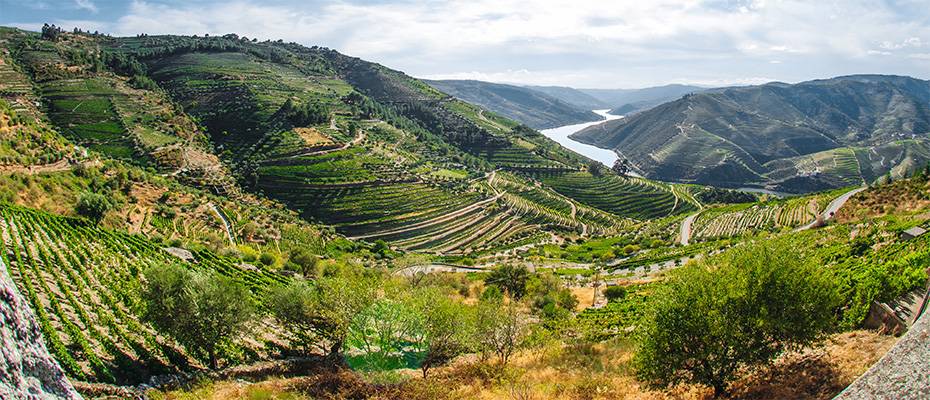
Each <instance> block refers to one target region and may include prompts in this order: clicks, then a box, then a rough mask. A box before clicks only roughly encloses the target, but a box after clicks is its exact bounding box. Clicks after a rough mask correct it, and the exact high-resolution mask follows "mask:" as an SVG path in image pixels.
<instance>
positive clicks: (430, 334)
mask: <svg viewBox="0 0 930 400" xmlns="http://www.w3.org/2000/svg"><path fill="white" fill-rule="evenodd" d="M412 299H413V306H414V307H413V308H414V310H415V311H416V314H415V315H416V316H417V318H416V319H414V320H412V321H411V322H412V323H413V324H414V325H413V326H412V329H410V330H409V331H410V332H411V333H412V335H411V336H410V340H411V342H412V344H413V347H414V348H415V349H416V350H417V354H416V357H417V362H418V363H419V367H420V371H421V372H422V373H423V377H424V378H426V376H427V374H428V373H429V370H430V368H433V367H437V366H441V365H444V364H446V363H448V362H449V361H452V360H453V359H454V358H455V357H457V356H459V355H461V354H463V353H465V352H466V351H467V350H468V348H469V346H468V343H469V335H470V333H471V328H472V325H471V322H472V321H473V318H470V317H471V313H472V308H471V307H469V306H467V305H464V304H461V303H459V302H456V301H454V300H452V299H451V298H450V297H449V296H448V295H447V294H446V293H444V292H443V291H441V290H439V289H438V288H436V287H431V288H426V289H422V290H419V291H417V292H416V293H414V295H413V297H412Z"/></svg>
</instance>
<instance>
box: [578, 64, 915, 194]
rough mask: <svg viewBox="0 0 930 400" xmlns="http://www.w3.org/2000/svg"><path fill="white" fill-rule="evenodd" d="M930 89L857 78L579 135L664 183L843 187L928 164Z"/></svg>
mask: <svg viewBox="0 0 930 400" xmlns="http://www.w3.org/2000/svg"><path fill="white" fill-rule="evenodd" d="M928 99H930V83H928V82H927V81H923V80H919V79H913V78H908V77H899V76H881V75H857V76H847V77H839V78H833V79H826V80H817V81H810V82H803V83H799V84H796V85H788V84H783V83H770V84H766V85H762V86H749V87H736V88H727V89H717V90H711V91H707V92H702V93H698V94H694V95H688V96H685V97H684V98H682V99H680V100H676V101H673V102H670V103H666V104H663V105H661V106H658V107H656V108H653V109H651V110H649V111H646V112H643V113H640V114H637V115H635V116H632V117H630V118H626V119H623V120H618V121H611V122H609V123H608V124H605V125H604V126H599V127H592V128H589V129H587V130H585V131H582V132H579V133H577V134H575V135H574V138H576V139H578V140H580V141H583V142H585V143H591V144H595V145H597V146H600V147H604V148H611V149H614V150H616V151H618V152H619V153H622V154H623V155H624V156H625V157H627V158H628V159H629V160H630V161H631V163H632V164H633V165H634V166H635V167H636V169H638V170H639V171H641V172H642V173H643V174H644V175H645V176H647V177H649V178H654V179H661V180H670V181H679V182H695V183H702V184H712V185H720V186H733V187H736V186H745V185H765V186H770V187H773V188H775V189H776V190H779V191H787V192H808V191H815V190H820V189H825V188H838V187H843V186H847V185H851V184H857V183H859V182H863V181H867V182H869V181H872V180H874V179H875V178H876V177H879V176H882V175H885V174H887V173H888V172H889V171H893V172H894V173H895V174H896V175H898V176H900V173H901V172H902V171H901V170H900V168H898V167H899V166H904V167H902V168H903V169H913V167H914V166H919V165H923V164H924V163H925V162H926V161H927V160H928V158H927V157H926V154H927V152H926V143H925V141H926V139H927V133H930V108H928V106H927V104H928Z"/></svg>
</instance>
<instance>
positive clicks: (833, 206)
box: [795, 186, 868, 231]
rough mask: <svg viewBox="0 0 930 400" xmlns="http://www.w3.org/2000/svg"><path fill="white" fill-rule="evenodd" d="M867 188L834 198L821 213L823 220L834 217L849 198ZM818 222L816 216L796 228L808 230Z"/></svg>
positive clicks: (856, 189) (859, 188) (863, 187)
mask: <svg viewBox="0 0 930 400" xmlns="http://www.w3.org/2000/svg"><path fill="white" fill-rule="evenodd" d="M867 188H868V187H867V186H862V187H858V188H855V189H853V190H850V191H848V192H846V193H843V194H842V195H840V197H837V198H835V199H833V201H831V202H830V204H829V205H828V206H827V208H826V209H825V210H823V213H821V214H820V215H821V216H822V217H823V220H824V221H827V220H830V219H833V216H834V215H835V214H836V212H837V211H839V210H840V208H842V207H843V205H844V204H846V201H847V200H849V198H850V197H853V196H855V195H856V193H859V192H861V191H863V190H865V189H867ZM816 224H817V219H816V218H815V219H814V220H813V221H811V222H810V223H809V224H807V225H804V226H802V227H800V228H798V229H796V230H795V231H803V230H807V229H810V228H813V227H814V225H816Z"/></svg>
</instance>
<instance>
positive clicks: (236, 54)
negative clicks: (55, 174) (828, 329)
mask: <svg viewBox="0 0 930 400" xmlns="http://www.w3.org/2000/svg"><path fill="white" fill-rule="evenodd" d="M0 33H2V40H3V42H4V43H5V48H6V49H7V50H8V51H7V53H6V54H7V56H6V57H5V60H6V61H5V62H4V66H6V67H8V69H10V70H11V71H12V72H9V73H10V74H11V76H14V75H13V74H17V75H15V78H16V82H21V83H18V84H15V85H11V89H10V90H11V91H12V92H11V94H10V96H13V97H15V98H14V99H13V100H14V103H11V104H20V103H27V104H32V103H35V102H38V103H39V104H41V107H39V108H37V109H35V110H33V112H34V113H36V114H37V115H38V116H47V117H48V122H49V123H50V126H52V127H54V128H57V129H58V130H59V131H60V132H61V133H63V134H64V136H65V137H67V138H68V139H70V140H71V141H73V142H74V143H75V144H78V145H80V146H83V147H86V148H87V149H89V150H90V151H91V152H92V153H95V154H99V155H101V156H104V157H109V158H113V159H119V160H122V161H125V162H128V163H132V164H135V165H136V166H138V167H141V168H153V169H155V170H156V171H158V172H159V173H161V174H164V175H171V176H176V177H179V178H182V179H185V182H187V183H190V184H194V185H197V186H199V187H206V188H209V189H211V190H212V191H213V192H214V193H216V194H220V195H222V194H227V193H230V194H234V195H241V194H242V192H243V190H244V191H245V192H247V193H254V194H258V195H260V196H266V197H268V198H270V199H273V200H276V201H280V202H282V203H283V204H285V205H287V206H288V207H289V208H290V209H291V210H294V211H296V212H297V213H299V215H301V216H302V217H303V218H304V219H305V220H307V221H310V222H313V223H319V224H325V225H329V226H332V227H334V228H335V229H336V230H337V231H338V232H340V233H342V234H344V235H347V236H349V237H353V238H359V239H362V240H366V241H374V240H379V239H384V240H387V241H389V242H391V243H392V245H393V246H394V247H395V248H397V249H401V250H416V251H425V252H431V253H439V254H456V255H466V254H469V253H474V252H493V251H495V249H498V250H503V249H506V248H508V247H511V246H514V245H515V244H516V243H519V244H521V245H522V244H527V243H535V242H539V241H541V240H550V239H551V237H550V236H548V235H540V234H539V232H538V228H540V227H549V228H551V229H554V230H556V231H558V232H561V234H563V235H578V234H590V233H596V232H612V231H615V230H616V229H617V227H618V226H622V225H624V224H626V223H627V222H624V221H629V220H631V219H649V218H656V217H664V216H667V215H670V214H676V213H681V212H685V211H687V210H688V209H691V208H693V207H695V204H694V202H693V201H691V200H687V201H686V200H682V203H681V204H680V205H679V204H678V201H677V199H678V198H677V197H676V196H675V195H674V194H673V193H672V188H671V187H670V186H668V185H663V184H647V185H642V184H629V183H624V181H623V179H620V178H617V177H614V178H616V179H615V181H616V182H613V183H610V184H607V183H604V184H603V185H602V186H603V187H602V188H603V189H609V190H598V191H590V190H588V191H587V192H585V194H583V195H581V194H580V193H582V192H584V191H585V190H586V189H585V188H587V187H590V186H591V185H592V184H593V183H592V182H593V181H595V180H603V179H605V178H594V177H593V176H592V175H591V174H590V173H589V172H588V171H587V169H588V165H589V163H590V160H587V159H585V158H584V157H582V156H579V155H577V154H575V153H572V152H570V151H568V150H566V149H564V148H562V147H561V146H559V145H558V144H557V143H555V142H553V141H551V140H549V139H548V138H546V137H544V136H543V135H541V134H540V133H539V132H537V131H535V130H532V129H530V128H527V127H526V126H523V125H521V124H519V123H517V122H515V121H513V120H510V119H507V118H505V117H502V116H500V115H498V114H495V113H493V112H489V111H485V110H483V109H481V108H479V107H477V106H475V105H472V104H469V103H466V102H463V101H461V100H457V99H455V98H453V97H452V96H450V95H448V94H445V93H443V92H440V91H438V90H436V89H434V88H433V87H430V86H429V85H427V84H426V83H424V82H422V81H419V80H417V79H414V78H411V77H409V76H406V75H404V74H402V73H400V72H398V71H394V70H391V69H388V68H386V67H383V66H381V65H377V64H374V63H370V62H367V61H364V60H361V59H358V58H353V57H349V56H345V55H343V54H340V53H338V52H336V51H334V50H330V49H326V48H319V47H305V46H301V45H298V44H294V43H283V42H280V41H278V42H271V41H265V42H257V41H252V40H247V39H244V38H240V37H238V36H236V35H225V36H222V37H196V36H148V35H139V36H137V37H123V38H113V37H108V36H102V35H89V34H84V33H76V34H73V33H61V34H60V35H58V36H57V37H56V39H55V40H49V39H43V38H42V37H40V36H39V35H37V34H33V33H28V32H24V31H19V30H13V29H5V30H3V31H2V32H0ZM17 85H18V86H17ZM22 87H32V88H35V89H33V90H25V89H18V88H22ZM16 90H20V91H22V92H23V93H20V94H17V92H16ZM27 94H28V96H27ZM54 157H61V156H57V155H56V156H54ZM493 171H508V172H510V173H511V174H512V175H510V176H511V180H512V181H513V182H517V183H516V184H517V185H518V186H519V187H524V186H527V187H534V189H533V190H534V191H538V192H539V194H538V195H535V196H529V197H527V196H523V195H521V194H519V193H513V192H508V191H506V190H501V189H499V188H498V187H497V186H498V185H500V183H498V182H495V181H494V179H493V176H494V172H493ZM566 174H567V175H571V176H573V178H572V179H553V178H552V176H557V175H566ZM608 174H610V173H609V172H608ZM592 179H593V180H592ZM608 179H613V178H608ZM627 186H629V189H630V190H628V188H627ZM599 187H600V186H599ZM566 196H567V197H566ZM573 196H578V197H577V198H575V197H573ZM643 198H661V199H663V201H660V202H655V203H649V202H643V201H641V200H639V199H643ZM547 199H567V200H566V201H568V202H571V203H572V204H575V207H576V208H578V207H584V209H585V210H587V211H586V212H585V213H584V214H580V213H577V212H576V213H575V214H571V213H564V212H555V213H553V212H549V211H551V210H549V208H548V204H547V203H546V201H547ZM688 201H691V203H689V205H687V206H685V203H687V202H688ZM626 204H638V206H637V207H628V206H626ZM542 210H549V211H542ZM449 215H457V216H461V217H462V218H459V219H453V218H447V216H449ZM582 215H584V216H582ZM583 218H590V219H591V220H590V221H588V222H584V221H583Z"/></svg>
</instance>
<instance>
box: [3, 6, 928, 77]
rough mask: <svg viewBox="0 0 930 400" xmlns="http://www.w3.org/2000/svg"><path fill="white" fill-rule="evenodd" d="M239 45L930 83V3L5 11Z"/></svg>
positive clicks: (590, 71) (29, 22)
mask: <svg viewBox="0 0 930 400" xmlns="http://www.w3.org/2000/svg"><path fill="white" fill-rule="evenodd" d="M45 22H48V23H54V24H56V25H59V26H62V27H64V28H66V29H71V28H73V27H75V26H77V27H81V28H82V29H85V30H91V31H94V30H97V31H100V32H106V33H109V34H112V35H120V36H122V35H130V36H131V35H136V34H138V33H147V34H186V35H193V34H198V35H202V34H205V33H208V34H211V35H218V34H225V33H237V34H239V35H240V36H246V37H249V38H258V39H259V40H265V39H271V40H277V39H283V40H285V41H293V42H298V43H301V44H305V45H319V46H325V47H330V48H333V49H336V50H338V51H340V52H342V53H345V54H348V55H352V56H356V57H361V58H363V59H366V60H370V61H375V62H378V63H381V64H384V65H386V66H388V67H391V68H394V69H398V70H401V71H404V72H406V73H408V74H410V75H413V76H416V77H420V78H430V79H479V80H487V81H493V82H503V83H515V84H535V85H559V86H571V87H581V88H637V87H647V86H656V85H663V84H669V83H682V84H696V85H705V86H723V85H739V84H758V83H764V82H770V81H782V82H792V83H793V82H799V81H804V80H809V79H818V78H829V77H833V76H839V75H848V74H856V73H881V74H899V75H910V76H914V77H918V78H923V79H930V7H928V4H927V0H883V1H880V0H837V1H831V0H806V1H795V0H782V1H777V0H678V1H671V0H629V1H628V0H612V1H605V0H600V1H598V0H594V1H588V0H570V1H539V0H535V1H532V0H513V1H508V0H459V1H441V0H421V1H386V0H384V1H361V0H343V1H320V0H266V1H257V0H231V1H229V0H226V1H224V0H138V1H132V0H129V1H118V0H0V25H4V26H16V27H20V28H24V29H32V30H38V29H39V28H40V27H41V26H42V24H43V23H45Z"/></svg>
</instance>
